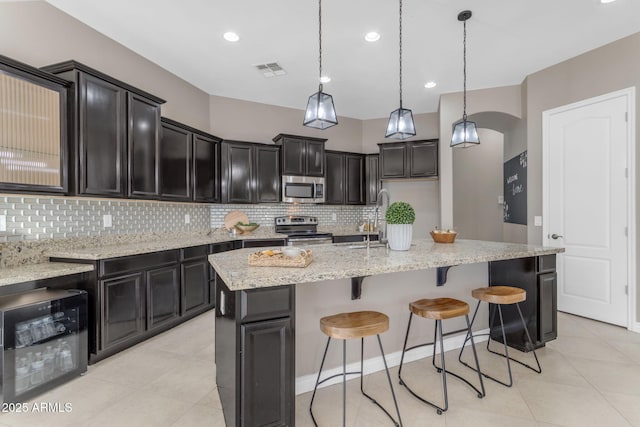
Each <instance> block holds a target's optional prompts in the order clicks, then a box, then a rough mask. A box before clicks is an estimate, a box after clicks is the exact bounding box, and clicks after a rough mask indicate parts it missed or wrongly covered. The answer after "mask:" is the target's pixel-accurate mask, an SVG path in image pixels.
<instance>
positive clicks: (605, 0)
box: [600, 0, 616, 4]
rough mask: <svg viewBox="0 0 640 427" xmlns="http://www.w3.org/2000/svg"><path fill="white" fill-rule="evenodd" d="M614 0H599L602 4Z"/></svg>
mask: <svg viewBox="0 0 640 427" xmlns="http://www.w3.org/2000/svg"><path fill="white" fill-rule="evenodd" d="M614 1H616V0H600V3H602V4H607V3H613V2H614Z"/></svg>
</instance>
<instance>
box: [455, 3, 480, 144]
mask: <svg viewBox="0 0 640 427" xmlns="http://www.w3.org/2000/svg"><path fill="white" fill-rule="evenodd" d="M469 18H471V11H470V10H463V11H462V12H460V13H459V14H458V21H461V22H462V23H463V28H464V29H463V38H462V40H463V41H462V61H463V62H462V63H463V66H462V75H463V90H462V99H463V101H462V105H463V106H462V120H460V121H459V122H457V123H456V124H454V125H453V134H452V135H451V144H450V145H449V146H450V147H459V148H467V147H472V146H474V145H478V144H480V138H479V137H478V129H477V127H476V123H475V122H471V121H469V120H467V20H469Z"/></svg>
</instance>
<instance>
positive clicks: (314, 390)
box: [309, 337, 331, 427]
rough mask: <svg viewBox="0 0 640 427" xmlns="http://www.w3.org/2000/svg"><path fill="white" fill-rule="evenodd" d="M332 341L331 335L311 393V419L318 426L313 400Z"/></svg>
mask: <svg viewBox="0 0 640 427" xmlns="http://www.w3.org/2000/svg"><path fill="white" fill-rule="evenodd" d="M330 342H331V337H329V338H327V345H326V346H325V348H324V354H323V355H322V362H320V370H319V371H318V378H317V379H316V386H315V387H314V388H313V394H312V395H311V402H310V403H309V414H310V415H311V420H312V421H313V425H314V426H316V427H318V423H317V422H316V418H315V417H314V416H313V400H314V399H315V398H316V391H317V390H318V384H320V375H322V367H323V366H324V361H325V359H326V358H327V350H329V343H330Z"/></svg>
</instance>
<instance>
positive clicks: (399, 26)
mask: <svg viewBox="0 0 640 427" xmlns="http://www.w3.org/2000/svg"><path fill="white" fill-rule="evenodd" d="M399 22H400V25H399V27H400V37H399V38H400V108H402V0H400V20H399Z"/></svg>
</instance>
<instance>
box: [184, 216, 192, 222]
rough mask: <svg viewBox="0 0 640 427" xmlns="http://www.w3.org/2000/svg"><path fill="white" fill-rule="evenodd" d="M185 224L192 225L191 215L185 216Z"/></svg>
mask: <svg viewBox="0 0 640 427" xmlns="http://www.w3.org/2000/svg"><path fill="white" fill-rule="evenodd" d="M184 223H185V224H189V223H191V215H189V214H184Z"/></svg>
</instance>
